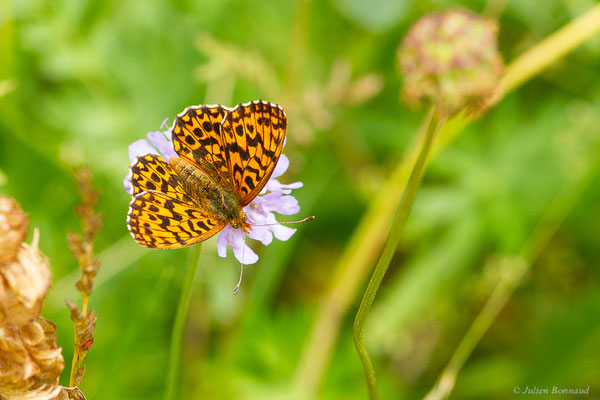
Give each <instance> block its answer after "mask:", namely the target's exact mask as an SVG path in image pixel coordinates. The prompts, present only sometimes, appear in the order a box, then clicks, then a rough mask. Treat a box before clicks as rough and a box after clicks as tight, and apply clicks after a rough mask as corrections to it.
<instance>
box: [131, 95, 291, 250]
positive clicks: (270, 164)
mask: <svg viewBox="0 0 600 400" xmlns="http://www.w3.org/2000/svg"><path fill="white" fill-rule="evenodd" d="M286 128H287V118H286V115H285V112H284V111H283V109H282V108H281V107H280V106H279V105H277V104H272V103H269V102H266V101H262V100H257V101H252V102H249V103H243V104H238V105H237V106H235V107H234V108H229V107H225V106H222V105H200V106H191V107H187V108H186V109H185V110H183V112H181V113H180V114H179V115H177V117H176V118H175V121H174V123H173V128H172V130H171V135H172V141H173V148H174V150H175V153H177V157H171V158H170V159H169V162H167V161H165V159H164V158H163V157H161V156H159V155H156V154H146V155H144V156H140V157H138V158H137V159H136V161H135V162H134V164H133V165H132V167H131V185H132V187H133V192H132V200H131V203H130V204H129V212H128V214H127V226H128V229H129V232H131V235H132V236H133V238H134V239H135V240H136V241H137V242H138V243H140V244H142V245H144V246H146V247H150V248H159V249H175V248H180V247H185V246H189V245H192V244H195V243H198V242H201V241H204V240H206V239H208V238H210V237H212V236H214V235H215V234H216V233H218V232H219V231H221V230H222V229H223V228H224V227H225V226H227V225H228V224H230V225H231V226H232V227H233V228H236V229H241V230H242V231H243V232H245V233H248V232H249V231H250V230H252V227H251V225H250V224H249V223H248V222H247V217H246V215H245V214H244V211H243V208H244V207H245V206H247V205H248V204H250V203H251V202H252V200H254V198H255V197H256V196H257V195H258V194H259V193H260V191H261V190H262V189H263V187H264V186H265V184H266V183H267V181H268V180H269V178H270V177H271V174H272V173H273V170H274V169H275V165H276V164H277V161H278V160H279V156H280V155H281V151H282V148H283V144H284V139H285V133H286Z"/></svg>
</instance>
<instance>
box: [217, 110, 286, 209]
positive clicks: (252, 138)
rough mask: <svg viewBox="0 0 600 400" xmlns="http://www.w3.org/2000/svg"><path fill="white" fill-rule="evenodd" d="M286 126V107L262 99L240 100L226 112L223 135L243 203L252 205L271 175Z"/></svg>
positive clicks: (280, 148)
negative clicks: (241, 102) (240, 101)
mask: <svg viewBox="0 0 600 400" xmlns="http://www.w3.org/2000/svg"><path fill="white" fill-rule="evenodd" d="M286 128H287V118H286V116H285V112H284V111H283V109H282V108H281V107H280V106H279V105H277V104H272V103H269V102H266V101H262V100H257V101H252V102H250V103H244V104H238V105H237V106H236V107H235V108H234V109H233V110H231V111H230V112H229V113H227V115H226V116H225V119H224V120H223V123H222V125H221V135H222V137H223V143H224V145H225V155H226V157H227V163H228V167H229V171H230V173H231V180H232V183H233V188H234V191H235V193H236V194H237V196H238V197H239V199H240V201H241V205H242V206H246V205H248V204H249V203H250V202H251V201H252V200H253V199H254V198H255V197H256V196H257V195H258V194H259V193H260V191H261V190H262V188H263V187H264V186H265V184H266V183H267V181H268V180H269V178H270V177H271V174H272V173H273V170H274V169H275V165H277V161H278V160H279V156H280V155H281V151H282V149H283V142H284V139H285V132H286Z"/></svg>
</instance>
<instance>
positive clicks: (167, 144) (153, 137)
mask: <svg viewBox="0 0 600 400" xmlns="http://www.w3.org/2000/svg"><path fill="white" fill-rule="evenodd" d="M146 136H147V137H148V140H149V141H150V143H152V145H153V146H154V147H156V148H157V149H158V151H159V152H160V154H162V156H163V157H164V159H165V160H166V161H167V162H169V159H170V158H171V157H177V153H175V150H173V142H171V140H170V137H171V133H170V132H169V131H167V132H148V134H147V135H146Z"/></svg>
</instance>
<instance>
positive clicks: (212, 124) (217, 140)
mask: <svg viewBox="0 0 600 400" xmlns="http://www.w3.org/2000/svg"><path fill="white" fill-rule="evenodd" d="M230 110H231V109H229V108H227V107H224V106H221V105H210V106H207V105H202V106H193V107H188V108H186V109H185V110H184V111H183V112H182V113H180V114H179V115H178V116H177V118H176V119H175V123H174V124H173V148H174V149H175V152H176V153H177V154H178V155H179V156H180V157H182V158H185V159H187V160H189V161H192V162H194V163H195V164H196V165H197V166H198V167H199V168H200V169H201V170H203V171H204V172H205V173H206V174H207V175H209V176H211V177H213V180H214V181H215V183H218V184H221V185H225V184H230V181H229V180H230V178H229V177H230V174H229V169H228V164H227V160H226V156H225V155H224V154H223V148H224V146H223V140H222V138H221V123H222V122H223V119H224V118H225V115H226V114H227V112H228V111H230Z"/></svg>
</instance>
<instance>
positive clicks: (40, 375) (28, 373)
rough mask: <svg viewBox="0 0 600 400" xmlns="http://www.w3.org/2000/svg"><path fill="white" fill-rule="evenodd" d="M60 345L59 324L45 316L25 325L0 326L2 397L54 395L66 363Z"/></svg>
mask: <svg viewBox="0 0 600 400" xmlns="http://www.w3.org/2000/svg"><path fill="white" fill-rule="evenodd" d="M61 350H62V349H61V348H60V347H58V346H57V345H56V326H55V325H54V324H53V323H52V322H50V321H48V320H47V319H44V318H42V317H37V318H36V319H35V320H34V321H32V322H31V323H28V324H26V325H21V326H4V327H2V328H0V370H1V371H2V372H1V373H0V393H2V398H3V399H4V398H6V399H7V400H12V399H36V400H44V399H53V398H54V397H56V396H57V395H59V393H60V391H61V387H60V386H58V378H59V376H60V373H61V371H62V370H63V368H64V366H65V363H64V359H63V356H62V354H61Z"/></svg>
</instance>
